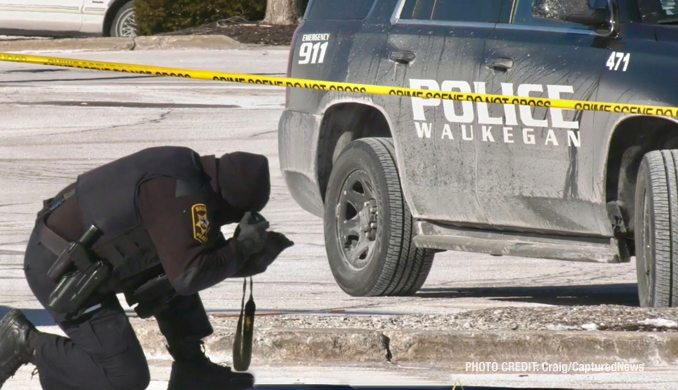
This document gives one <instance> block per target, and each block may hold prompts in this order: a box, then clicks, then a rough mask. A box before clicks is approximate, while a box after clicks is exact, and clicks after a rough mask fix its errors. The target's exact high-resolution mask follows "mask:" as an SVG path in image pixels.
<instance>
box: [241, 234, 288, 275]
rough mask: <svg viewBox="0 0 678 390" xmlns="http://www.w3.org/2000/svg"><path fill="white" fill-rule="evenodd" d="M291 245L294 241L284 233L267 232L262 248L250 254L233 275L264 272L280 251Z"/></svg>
mask: <svg viewBox="0 0 678 390" xmlns="http://www.w3.org/2000/svg"><path fill="white" fill-rule="evenodd" d="M293 245H294V242H292V241H290V240H289V239H287V237H285V235H284V234H282V233H277V232H268V234H267V237H266V244H265V246H264V249H263V250H262V251H261V252H259V253H255V254H253V255H251V256H250V257H249V259H247V262H246V263H245V265H243V267H242V268H240V270H239V271H238V272H237V273H236V274H235V275H233V277H236V278H241V277H249V276H254V275H258V274H261V273H264V272H265V271H266V269H267V268H268V266H269V265H271V264H272V263H273V262H274V261H275V259H277V258H278V256H279V255H280V254H281V253H282V251H284V250H285V249H287V248H289V247H291V246H293Z"/></svg>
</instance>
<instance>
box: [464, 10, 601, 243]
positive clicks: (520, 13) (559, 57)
mask: <svg viewBox="0 0 678 390" xmlns="http://www.w3.org/2000/svg"><path fill="white" fill-rule="evenodd" d="M507 2H508V3H509V4H510V3H511V1H510V0H508V1H507ZM532 6H533V0H515V1H514V2H513V11H512V15H511V19H510V22H509V23H500V24H497V28H496V29H495V30H494V31H492V33H491V34H490V36H489V37H488V38H487V40H486V42H487V46H486V51H485V56H484V57H485V58H484V63H483V66H482V68H481V74H480V78H481V79H482V80H485V81H487V82H488V90H489V91H491V93H494V94H498V95H518V96H531V97H548V98H554V99H576V100H593V101H595V100H597V95H598V85H599V82H600V78H601V73H602V72H603V70H604V69H605V64H606V62H607V60H608V57H609V53H610V51H609V50H608V47H609V45H610V42H611V40H612V39H611V38H607V37H606V36H605V35H604V34H603V33H601V32H597V31H594V30H593V29H592V28H589V27H587V26H584V25H581V24H576V23H569V22H560V21H554V20H545V19H538V18H534V17H533V16H532ZM607 35H608V36H609V31H607ZM490 113H491V115H490V116H491V117H496V118H497V119H496V123H495V125H494V130H493V132H494V140H493V141H492V142H481V144H480V145H479V147H478V156H477V164H476V166H477V175H478V185H477V190H478V199H479V202H480V203H481V205H482V207H483V208H484V209H485V211H486V213H487V216H488V222H489V223H490V224H491V225H493V226H503V227H508V228H514V229H517V230H523V229H527V230H533V229H536V230H539V231H558V232H570V233H581V234H596V235H605V234H609V233H610V224H609V223H607V224H604V223H601V222H604V221H606V220H607V215H606V210H605V207H604V206H605V187H604V183H599V182H595V181H594V180H593V177H592V175H593V169H592V168H593V166H594V165H595V164H594V161H597V160H596V154H597V153H602V150H604V149H601V148H602V146H601V145H600V144H599V143H598V142H594V140H595V137H596V134H595V132H594V129H596V127H595V124H594V121H595V119H596V114H595V113H593V112H588V111H587V112H581V111H579V112H577V111H574V110H559V109H548V108H544V107H528V106H513V105H506V106H502V105H492V107H491V109H490ZM502 117H503V118H502Z"/></svg>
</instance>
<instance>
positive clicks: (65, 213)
mask: <svg viewBox="0 0 678 390" xmlns="http://www.w3.org/2000/svg"><path fill="white" fill-rule="evenodd" d="M269 194H270V180H269V171H268V161H267V160H266V158H265V157H263V156H259V155H252V154H247V153H233V154H227V155H224V156H222V157H221V158H219V159H216V158H214V157H213V156H206V157H200V156H199V155H198V154H196V153H195V152H194V151H192V150H190V149H187V148H179V147H162V148H151V149H146V150H143V151H141V152H138V153H136V154H133V155H130V156H127V157H124V158H122V159H119V160H116V161H114V162H112V163H109V164H106V165H104V166H102V167H99V168H97V169H94V170H92V171H89V172H87V173H84V174H83V175H80V176H79V177H78V180H77V183H75V184H73V185H71V186H69V187H67V188H66V189H64V190H63V191H62V192H61V193H59V194H58V195H57V196H56V197H55V198H53V199H50V200H48V201H45V209H43V210H42V211H41V213H40V214H39V218H38V220H37V222H36V227H35V229H34V231H33V233H32V235H31V238H30V240H29V243H28V247H27V250H26V257H25V273H26V278H27V280H28V283H29V285H30V287H31V289H32V291H33V293H34V294H35V296H36V297H37V298H38V300H39V301H40V303H41V304H42V305H43V306H45V308H47V310H48V311H49V312H50V314H51V316H52V317H53V318H54V319H55V321H56V322H57V324H58V325H59V326H60V327H61V328H62V329H63V331H64V332H65V333H66V334H67V335H68V338H64V337H60V336H56V335H51V334H46V333H41V332H38V331H37V330H35V328H34V327H33V326H32V325H31V324H30V323H28V321H27V320H26V319H25V317H23V315H22V314H21V313H20V312H18V311H12V312H10V313H9V314H8V315H7V316H6V317H5V318H4V319H3V321H2V322H0V339H1V340H0V387H2V384H3V383H4V382H5V381H6V380H7V378H9V377H10V376H11V375H13V374H14V373H15V372H16V370H17V369H18V368H19V367H20V366H21V365H22V364H25V363H28V362H31V363H34V364H35V365H36V366H37V368H38V371H39V375H40V381H41V384H42V386H43V388H44V389H46V390H67V389H68V390H76V389H82V390H91V389H97V390H99V389H101V390H122V389H124V390H137V389H138V390H142V389H145V388H146V387H147V386H148V383H149V381H150V377H149V370H148V365H147V363H146V359H145V357H144V353H143V351H142V348H141V346H140V344H139V341H138V340H137V337H136V335H135V333H134V330H133V329H132V327H131V326H130V323H129V321H128V319H127V316H126V315H125V313H124V311H123V309H122V308H121V306H120V304H119V302H118V301H117V299H116V296H115V294H116V293H121V292H122V293H124V294H125V296H126V298H127V301H128V302H129V303H130V304H138V305H137V306H136V307H135V309H136V310H137V311H138V312H139V313H140V315H142V316H145V317H146V316H151V315H152V316H154V317H155V318H156V319H157V321H158V325H159V327H160V330H161V332H162V333H163V335H164V336H165V338H166V339H167V343H168V349H169V351H170V353H171V354H172V356H173V357H174V359H175V362H174V364H173V369H172V377H171V379H170V389H171V390H177V389H184V388H187V389H188V388H195V389H202V388H205V389H211V388H228V386H229V380H230V379H234V380H233V383H232V386H231V388H233V387H249V386H251V385H252V384H253V378H252V377H251V376H249V375H248V374H234V373H232V372H231V371H230V369H228V368H226V367H221V366H218V365H216V364H212V363H211V362H210V361H209V359H207V358H206V357H205V356H204V350H203V348H202V341H201V339H203V338H204V337H206V336H208V335H210V334H211V333H212V332H213V330H212V327H211V325H210V323H209V320H208V317H207V315H206V313H205V310H204V308H203V305H202V302H201V300H200V297H199V295H198V291H201V290H203V289H206V288H209V287H211V286H214V285H215V284H217V283H219V282H221V281H223V280H224V279H226V278H228V277H236V276H248V275H254V274H257V273H261V272H263V271H264V270H265V269H266V267H267V266H268V265H269V264H270V263H271V262H272V261H273V260H274V259H275V258H276V257H277V255H278V254H279V253H280V252H281V251H282V250H284V249H285V248H286V247H289V246H291V245H292V243H291V242H290V241H288V240H287V239H286V238H285V237H284V236H283V235H281V234H278V233H274V232H266V231H265V229H266V228H267V227H268V224H267V223H257V224H255V225H252V226H246V225H247V219H243V220H242V221H241V219H242V218H243V216H245V214H246V213H247V214H248V217H249V213H248V212H256V211H260V210H261V209H263V208H264V206H265V205H266V203H267V202H268V199H269ZM238 221H241V224H240V226H241V227H244V229H242V230H243V231H246V232H247V236H245V234H243V237H242V238H241V237H238V238H237V239H236V238H231V239H228V240H226V239H225V238H224V237H223V235H222V234H221V232H220V229H219V228H220V226H222V225H225V224H228V223H234V222H238ZM90 226H96V228H98V229H99V231H100V234H99V236H98V237H97V239H96V241H95V242H94V244H93V245H92V247H91V250H90V253H91V254H93V255H92V257H93V258H94V259H99V260H100V259H104V260H105V261H104V262H103V263H105V265H106V266H108V267H110V269H111V270H112V276H111V277H109V278H108V279H107V280H106V282H105V283H104V284H102V285H101V286H100V287H98V288H97V290H96V293H94V294H92V295H91V296H89V297H88V298H87V300H86V301H85V303H84V304H82V305H81V306H82V307H80V308H79V309H78V310H77V312H72V313H64V312H59V311H55V310H54V305H53V304H52V305H51V307H50V302H51V301H50V297H51V296H52V298H53V293H54V291H55V289H57V284H58V282H59V280H57V281H55V280H53V279H51V278H50V277H49V276H48V272H49V271H50V268H51V267H52V266H53V265H54V263H55V261H56V260H57V258H58V254H60V253H61V252H62V251H64V249H66V247H67V246H68V243H69V242H73V241H76V240H77V239H78V238H79V237H80V236H82V235H83V233H84V232H85V231H86V230H87V228H88V227H90ZM264 249H265V250H264ZM62 280H63V279H62ZM148 286H151V287H150V288H147V287H148ZM158 286H160V287H158Z"/></svg>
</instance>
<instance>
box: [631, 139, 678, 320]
mask: <svg viewBox="0 0 678 390" xmlns="http://www.w3.org/2000/svg"><path fill="white" fill-rule="evenodd" d="M634 218H635V221H636V222H635V225H636V226H635V244H636V269H637V273H638V297H639V299H640V305H641V306H643V307H677V306H678V150H662V151H654V152H650V153H648V154H646V155H645V157H643V161H642V162H641V164H640V169H639V171H638V180H637V182H636V200H635V217H634Z"/></svg>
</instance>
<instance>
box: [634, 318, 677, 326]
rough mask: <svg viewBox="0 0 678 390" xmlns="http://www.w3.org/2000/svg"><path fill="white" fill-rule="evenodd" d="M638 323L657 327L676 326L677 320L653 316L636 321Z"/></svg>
mask: <svg viewBox="0 0 678 390" xmlns="http://www.w3.org/2000/svg"><path fill="white" fill-rule="evenodd" d="M638 323H639V324H640V325H648V326H655V327H657V328H678V322H676V321H672V320H667V319H664V318H653V319H646V320H642V321H638Z"/></svg>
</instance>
